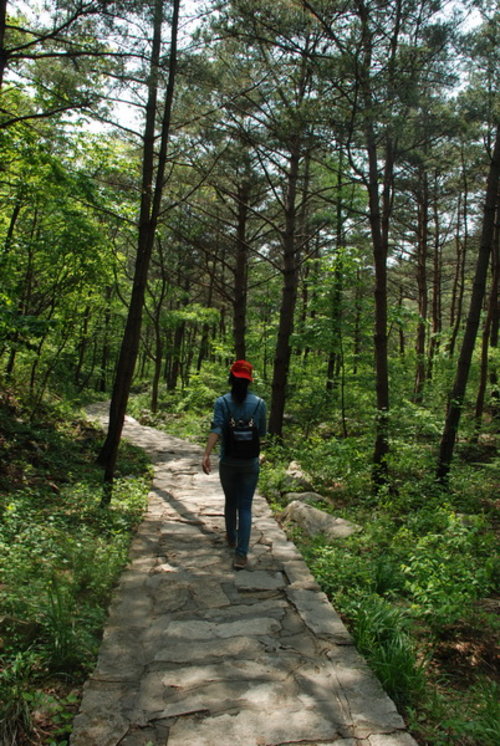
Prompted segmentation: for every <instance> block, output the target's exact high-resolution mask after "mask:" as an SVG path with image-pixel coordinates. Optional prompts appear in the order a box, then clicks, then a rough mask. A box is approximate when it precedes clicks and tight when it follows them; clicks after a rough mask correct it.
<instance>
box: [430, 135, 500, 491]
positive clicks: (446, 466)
mask: <svg viewBox="0 0 500 746" xmlns="http://www.w3.org/2000/svg"><path fill="white" fill-rule="evenodd" d="M499 186H500V126H498V127H497V130H496V137H495V144H494V148H493V152H492V154H491V161H490V167H489V171H488V180H487V185H486V196H485V200H484V214H483V224H482V229H481V242H480V246H479V251H478V256H477V262H476V271H475V276H474V284H473V287H472V295H471V300H470V306H469V312H468V315H467V323H466V327H465V332H464V338H463V341H462V346H461V350H460V356H459V358H458V362H457V370H456V374H455V380H454V383H453V388H452V390H451V393H450V399H449V405H448V411H447V414H446V421H445V425H444V429H443V434H442V436H441V443H440V448H439V457H438V465H437V470H436V477H437V479H438V481H439V482H441V483H444V484H445V483H446V482H447V480H448V475H449V471H450V466H451V460H452V457H453V450H454V446H455V440H456V435H457V431H458V426H459V423H460V416H461V413H462V408H463V402H464V396H465V390H466V387H467V380H468V377H469V370H470V364H471V359H472V353H473V351H474V345H475V342H476V335H477V330H478V327H479V320H480V315H481V309H482V305H483V299H484V293H485V288H486V277H487V272H488V263H489V258H490V254H491V250H492V245H493V238H494V233H495V215H496V213H497V209H498V203H499V197H500V194H499Z"/></svg>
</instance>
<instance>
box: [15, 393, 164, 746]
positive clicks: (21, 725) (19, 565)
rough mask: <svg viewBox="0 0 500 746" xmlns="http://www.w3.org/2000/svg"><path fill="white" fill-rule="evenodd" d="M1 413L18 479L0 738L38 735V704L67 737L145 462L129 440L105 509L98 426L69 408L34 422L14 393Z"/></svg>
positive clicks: (137, 510) (133, 520) (133, 522)
mask: <svg viewBox="0 0 500 746" xmlns="http://www.w3.org/2000/svg"><path fill="white" fill-rule="evenodd" d="M0 409H1V414H2V419H1V420H0V421H1V422H2V428H1V430H0V441H1V443H2V447H3V449H4V454H6V455H7V459H8V460H7V462H5V461H4V462H3V463H4V467H5V468H6V472H7V474H10V476H11V477H12V476H15V479H12V478H11V479H10V480H8V481H6V482H4V490H3V500H2V506H1V508H2V516H1V522H0V568H1V569H0V583H1V585H0V606H1V614H0V618H1V620H2V621H1V629H0V635H1V638H2V650H1V654H0V668H1V670H2V673H1V675H0V701H1V702H2V706H1V707H0V741H1V742H2V743H17V742H18V741H16V738H19V739H20V738H21V736H22V737H25V736H26V738H29V734H30V733H31V732H36V728H37V725H36V723H34V722H32V713H33V711H34V710H35V709H36V710H42V711H43V712H44V713H45V716H46V717H47V718H48V719H49V721H50V722H51V732H52V733H53V734H54V736H55V737H56V738H57V740H56V741H54V743H56V742H57V743H58V744H62V743H64V740H63V739H64V738H65V737H66V736H67V735H68V734H69V732H70V730H71V720H72V717H73V714H74V713H73V711H72V710H74V695H71V694H68V692H67V687H68V682H70V685H72V686H74V685H79V684H80V683H81V682H82V680H83V679H84V678H85V676H86V675H87V673H88V671H89V669H90V668H91V667H92V666H93V665H94V662H95V656H96V653H97V649H98V645H99V641H100V633H101V630H102V625H103V623H104V619H105V613H106V608H107V605H108V603H109V598H110V593H111V589H112V587H113V585H114V583H115V582H116V579H117V578H118V576H119V574H120V572H121V571H122V569H123V567H124V565H125V563H126V561H127V555H128V548H129V544H130V540H131V536H132V533H133V531H134V528H135V527H136V526H137V524H138V522H139V521H140V519H141V516H142V513H143V511H144V508H145V505H146V497H147V492H148V488H149V480H150V467H149V466H148V464H147V461H146V458H145V456H144V453H143V452H142V451H140V450H139V449H134V448H132V447H131V446H126V445H123V446H122V447H121V448H120V454H119V463H118V473H119V476H118V478H117V480H116V486H115V490H114V496H113V498H114V499H113V504H112V506H111V507H110V508H109V509H102V508H101V507H100V498H101V491H102V475H101V472H100V469H98V468H97V467H96V466H95V457H96V454H97V450H98V446H99V440H100V434H99V431H98V430H97V429H96V428H95V427H94V426H91V425H89V424H88V423H85V422H81V421H78V420H76V419H75V418H74V416H69V415H68V413H67V411H65V410H66V408H64V407H59V410H60V411H58V410H57V409H48V408H46V410H45V414H44V417H43V418H42V419H41V420H38V421H37V422H36V423H35V422H29V421H28V420H27V419H26V411H25V410H24V409H23V406H22V404H21V403H20V402H19V400H16V399H15V398H14V397H13V396H11V397H10V398H9V397H8V396H6V395H4V397H3V398H2V400H1V401H0ZM63 411H64V412H65V414H64V417H62V412H63ZM6 415H7V416H6ZM13 415H15V416H13ZM14 465H15V471H12V469H13V466H14ZM49 681H50V682H51V684H50V685H49V684H48V683H47V682H49ZM54 681H55V682H59V683H58V684H57V693H56V694H54V693H53V689H52V686H53V682H54ZM49 689H50V691H48V690H49ZM51 692H52V693H51ZM2 737H3V738H5V739H7V740H2ZM8 739H10V740H8ZM12 739H13V740H12Z"/></svg>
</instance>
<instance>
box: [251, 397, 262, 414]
mask: <svg viewBox="0 0 500 746" xmlns="http://www.w3.org/2000/svg"><path fill="white" fill-rule="evenodd" d="M261 401H262V399H261V398H260V397H259V399H258V401H257V406H256V407H255V409H254V410H253V412H252V417H251V419H252V420H253V418H254V417H255V415H256V414H257V410H258V408H259V407H260V403H261Z"/></svg>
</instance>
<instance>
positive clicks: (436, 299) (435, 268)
mask: <svg viewBox="0 0 500 746" xmlns="http://www.w3.org/2000/svg"><path fill="white" fill-rule="evenodd" d="M436 192H437V185H436ZM433 211H434V253H433V260H432V335H431V339H430V343H429V358H428V362H427V380H428V381H432V375H433V367H434V357H435V355H436V353H437V352H438V350H439V346H440V337H441V328H442V322H441V245H440V240H439V235H440V229H439V210H438V200H437V193H435V194H434V207H433Z"/></svg>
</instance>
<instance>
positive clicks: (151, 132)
mask: <svg viewBox="0 0 500 746" xmlns="http://www.w3.org/2000/svg"><path fill="white" fill-rule="evenodd" d="M179 5H180V0H173V16H172V37H171V45H170V58H169V76H168V83H167V89H166V95H165V107H164V111H163V120H162V131H161V139H160V151H159V155H158V168H157V174H156V183H155V187H154V191H153V177H154V160H155V147H154V146H155V141H156V137H155V121H156V116H157V113H158V77H159V75H158V73H159V64H160V56H161V27H162V19H163V6H164V0H156V3H155V11H154V29H153V45H152V53H151V68H150V80H149V86H148V88H149V90H148V102H147V106H146V125H145V131H144V153H143V170H142V190H141V210H140V219H139V236H138V246H137V256H136V263H135V270H134V284H133V289H132V297H131V300H130V306H129V312H128V316H127V322H126V326H125V332H124V335H123V340H122V345H121V349H120V355H119V358H118V365H117V370H116V375H115V382H114V386H113V394H112V398H111V406H110V410H109V428H108V434H107V437H106V440H105V442H104V445H103V447H102V449H101V452H100V454H99V459H98V461H99V463H100V464H101V465H102V466H104V480H105V482H106V483H107V484H108V485H109V486H110V485H111V484H112V481H113V476H114V471H115V465H116V457H117V454H118V445H119V443H120V438H121V432H122V429H123V422H124V419H125V412H126V410H127V402H128V397H129V392H130V386H131V383H132V377H133V374H134V368H135V363H136V360H137V353H138V349H139V341H140V334H141V324H142V312H143V305H144V296H145V291H146V282H147V275H148V269H149V264H150V259H151V253H152V249H153V242H154V236H155V232H156V226H157V222H158V215H159V211H160V204H161V198H162V194H163V188H164V176H165V164H166V157H167V145H168V138H169V132H170V116H171V110H172V101H173V93H174V82H175V73H176V67H177V31H178V22H179ZM110 499H111V489H110V488H109V487H108V489H107V490H106V491H105V494H104V497H103V504H107V503H108V502H109V500H110Z"/></svg>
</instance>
